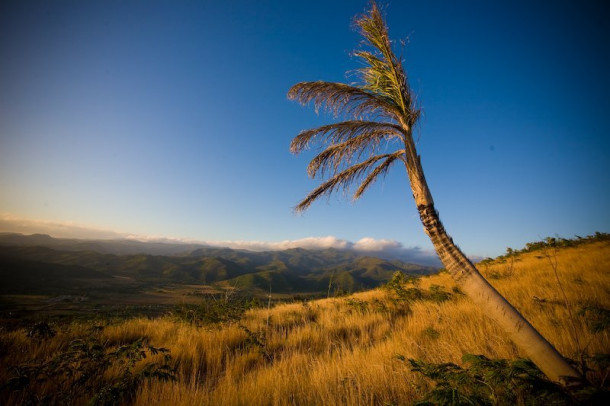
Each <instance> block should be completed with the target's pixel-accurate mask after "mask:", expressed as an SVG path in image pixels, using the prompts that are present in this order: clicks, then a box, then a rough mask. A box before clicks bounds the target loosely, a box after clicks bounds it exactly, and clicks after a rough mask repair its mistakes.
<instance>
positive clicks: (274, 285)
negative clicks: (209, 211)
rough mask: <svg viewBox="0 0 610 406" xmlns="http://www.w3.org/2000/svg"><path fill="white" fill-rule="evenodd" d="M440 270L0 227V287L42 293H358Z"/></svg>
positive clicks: (334, 254)
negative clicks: (123, 285) (178, 289)
mask: <svg viewBox="0 0 610 406" xmlns="http://www.w3.org/2000/svg"><path fill="white" fill-rule="evenodd" d="M437 269H438V268H435V267H430V266H424V265H417V264H410V263H406V262H403V261H400V260H387V259H382V258H376V257H372V256H366V255H362V254H359V253H357V252H355V251H352V250H339V249H324V250H306V249H303V248H293V249H288V250H284V251H266V252H253V251H245V250H235V249H229V248H217V247H207V246H203V245H200V244H182V243H176V244H172V243H151V242H141V241H134V240H80V239H62V238H53V237H51V236H48V235H45V234H33V235H22V234H13V233H0V280H1V281H2V284H1V285H2V286H1V287H0V293H3V294H7V293H11V294H16V293H21V294H23V293H36V292H37V293H44V292H46V291H49V290H52V291H53V292H57V291H58V289H62V288H63V289H64V290H69V289H68V288H73V290H74V289H76V290H83V289H84V290H90V289H96V288H101V287H108V288H110V287H114V288H116V287H117V286H118V281H130V283H131V284H132V285H133V286H139V285H142V284H146V285H147V286H151V285H157V286H162V285H164V284H199V285H211V286H217V287H226V286H232V287H237V288H241V289H246V290H262V291H269V290H270V289H271V290H272V291H273V292H284V293H315V292H318V293H319V292H326V291H327V290H328V289H330V288H331V287H332V288H333V289H334V290H340V291H356V290H361V289H368V288H373V287H376V286H378V285H380V284H382V283H384V282H386V281H388V280H389V279H390V278H391V276H392V275H393V273H394V272H396V271H401V272H403V273H406V274H411V275H424V274H430V273H434V272H435V271H437Z"/></svg>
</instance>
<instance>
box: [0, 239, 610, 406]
mask: <svg viewBox="0 0 610 406" xmlns="http://www.w3.org/2000/svg"><path fill="white" fill-rule="evenodd" d="M478 267H479V269H480V271H481V272H482V273H483V274H484V275H485V276H486V277H487V278H488V279H489V280H490V282H491V283H492V284H493V285H494V286H495V287H496V288H497V289H498V290H499V291H500V292H501V293H502V294H503V295H505V297H506V298H507V299H508V300H509V301H510V302H511V303H513V304H514V305H515V306H516V307H517V308H518V309H519V311H521V312H522V313H523V314H524V315H525V316H526V318H527V319H528V320H529V321H530V322H531V323H532V324H533V325H534V326H535V327H536V328H537V329H538V330H539V331H540V332H541V333H542V335H544V336H545V337H546V338H547V339H548V340H549V341H550V342H551V343H552V344H553V345H555V347H556V348H557V349H558V350H559V351H560V352H561V353H562V354H563V355H564V356H566V357H569V358H571V359H573V360H576V361H577V362H580V364H579V366H580V367H582V366H583V365H585V366H588V367H594V366H595V364H594V362H593V361H592V360H591V359H590V357H591V356H593V355H595V354H606V357H605V358H604V357H600V356H598V358H597V359H598V360H599V359H606V360H607V354H609V353H610V334H609V330H608V328H607V327H608V324H609V322H608V317H609V316H608V315H609V311H608V309H610V274H609V270H610V243H608V242H595V243H591V244H583V245H580V246H577V247H569V248H562V249H559V250H554V249H552V248H548V249H543V250H538V251H535V252H531V253H522V254H519V255H515V256H508V257H506V258H502V259H497V260H494V261H491V262H485V263H483V264H480V265H479V266H478ZM159 294H161V293H159ZM207 306H208V307H206V308H205V309H203V311H206V309H207V311H210V312H213V313H214V312H215V313H214V314H216V315H217V318H216V319H209V318H206V317H200V316H201V315H202V314H203V313H197V309H194V310H189V311H190V313H188V312H187V313H188V314H190V317H184V313H183V314H180V313H179V312H173V313H171V314H167V315H165V316H163V317H157V318H142V317H140V318H129V319H127V320H119V321H105V322H103V321H102V322H100V320H97V321H96V322H95V323H93V322H77V321H75V322H72V323H64V324H53V323H51V324H50V325H48V324H38V325H35V326H29V327H19V328H11V327H10V326H4V327H3V328H2V330H0V357H1V362H0V385H3V389H2V391H1V392H0V404H7V405H10V404H25V403H27V402H31V403H32V404H53V403H54V402H55V403H56V404H86V403H88V402H91V403H93V404H113V402H124V403H127V404H135V405H150V404H159V403H160V404H167V405H194V404H198V405H199V404H201V405H223V404H228V405H311V404H324V405H333V404H349V405H402V404H413V403H414V402H416V401H419V400H421V399H422V398H423V396H424V395H425V394H426V393H428V392H429V391H430V390H431V389H432V387H433V386H432V383H431V381H430V380H428V379H427V378H425V377H424V376H423V375H422V374H420V373H417V372H414V371H412V366H411V364H410V363H409V362H408V361H406V360H407V359H416V360H421V361H424V362H427V363H446V362H451V363H455V364H457V365H461V364H462V362H461V359H462V356H463V355H464V354H481V355H484V356H486V357H489V358H492V359H496V358H502V359H509V360H514V359H517V358H519V357H523V356H524V354H522V353H520V351H519V350H518V349H517V348H516V347H515V346H514V345H513V344H512V343H511V342H510V341H509V340H508V339H507V337H506V336H505V335H504V333H503V332H502V331H500V330H499V329H498V328H497V327H496V326H495V325H494V324H493V322H491V321H489V320H488V319H487V318H486V317H485V315H484V314H483V312H482V311H481V310H480V309H478V308H476V307H475V306H474V305H473V304H472V303H471V301H470V300H469V299H468V298H467V297H465V296H464V295H463V294H462V293H461V292H460V290H459V289H458V288H457V287H456V286H455V285H454V283H453V282H452V280H451V278H450V277H449V275H448V274H445V273H440V274H438V275H433V276H430V277H423V278H421V279H418V280H415V281H411V282H406V283H405V284H404V285H400V286H398V285H395V286H394V288H379V289H376V290H372V291H367V292H361V293H357V294H354V295H351V296H344V297H335V298H328V299H320V300H314V301H303V302H294V303H285V304H279V305H274V306H269V307H267V303H264V302H263V303H261V304H259V306H257V307H255V308H249V307H250V306H249V305H248V304H245V303H244V302H239V306H238V308H237V309H236V308H232V307H231V306H233V304H232V302H231V300H225V299H224V298H218V299H214V301H213V302H211V303H208V305H207ZM199 311H200V312H201V311H202V310H201V309H200V310H199ZM223 312H225V313H223ZM226 314H228V316H226V317H225V315H226ZM47 327H50V330H49V329H47ZM166 350H167V351H166ZM143 355H146V358H143ZM583 362H584V364H583ZM600 365H601V364H600ZM602 367H603V365H602ZM600 368H601V367H597V370H591V371H590V372H588V375H587V376H588V378H589V380H590V381H591V382H592V383H593V384H594V385H597V386H603V385H604V384H605V382H604V381H605V380H606V379H607V375H608V369H606V370H603V368H602V369H601V370H600ZM606 368H607V366H606ZM593 369H596V368H593ZM495 396H496V398H495V401H496V403H497V404H502V399H501V396H502V395H501V394H498V393H496V394H495ZM517 401H519V400H517ZM492 403H493V402H492ZM517 403H518V402H517ZM540 404H544V402H543V401H541V403H540Z"/></svg>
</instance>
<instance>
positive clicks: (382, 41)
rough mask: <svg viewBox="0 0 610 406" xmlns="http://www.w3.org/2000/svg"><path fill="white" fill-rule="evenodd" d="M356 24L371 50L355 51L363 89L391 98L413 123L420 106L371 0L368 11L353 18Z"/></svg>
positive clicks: (407, 122) (381, 19)
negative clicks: (362, 62) (416, 102)
mask: <svg viewBox="0 0 610 406" xmlns="http://www.w3.org/2000/svg"><path fill="white" fill-rule="evenodd" d="M356 25H357V26H358V28H359V29H360V34H361V35H362V36H363V37H364V38H365V40H366V41H367V42H368V43H369V45H370V46H371V47H372V48H373V50H374V52H369V51H365V50H360V51H356V52H355V53H354V55H355V56H357V57H359V58H361V59H362V60H363V61H364V63H365V67H364V68H361V69H359V70H358V72H359V73H360V77H361V79H362V82H363V85H362V86H361V87H362V89H364V90H367V91H369V92H371V93H373V94H376V95H378V96H380V97H382V98H384V99H389V100H391V101H392V102H393V103H394V104H395V105H396V106H398V108H399V109H400V111H401V113H402V116H403V117H404V118H405V120H404V121H405V123H406V124H408V125H409V126H413V124H415V122H416V121H417V118H418V117H419V110H418V109H417V108H416V106H415V99H414V97H413V95H412V91H411V89H410V88H409V86H408V84H407V77H406V74H405V71H404V69H403V67H402V62H401V61H400V59H398V58H397V57H396V56H395V54H394V52H393V51H392V44H391V42H390V38H389V35H388V30H387V26H386V24H385V22H384V20H383V16H382V15H381V12H380V11H379V8H378V7H377V5H376V4H375V3H374V2H373V3H372V5H371V10H370V12H369V13H368V14H365V15H363V16H361V17H360V18H358V19H357V20H356Z"/></svg>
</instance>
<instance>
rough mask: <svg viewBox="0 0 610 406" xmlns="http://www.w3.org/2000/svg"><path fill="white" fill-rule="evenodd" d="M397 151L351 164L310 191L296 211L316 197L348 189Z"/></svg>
mask: <svg viewBox="0 0 610 406" xmlns="http://www.w3.org/2000/svg"><path fill="white" fill-rule="evenodd" d="M397 153H398V151H397V152H395V153H394V154H382V155H376V156H373V157H371V158H369V159H367V160H366V161H363V162H360V163H357V164H355V165H352V166H350V167H349V168H347V169H345V170H344V171H342V172H340V173H338V174H336V175H335V176H333V177H332V178H330V179H329V180H327V181H326V182H324V183H322V184H321V185H320V186H318V187H317V188H315V189H314V190H313V191H311V193H309V195H307V197H306V198H305V199H303V200H302V201H301V203H299V204H298V205H297V206H296V207H295V211H296V212H302V211H304V210H305V209H307V208H308V207H309V206H310V205H311V203H313V202H314V201H315V200H316V199H318V198H319V197H321V196H324V195H330V194H332V193H333V192H334V191H335V190H337V189H338V188H341V189H343V190H348V189H349V188H350V186H351V185H352V184H353V183H354V182H355V181H356V180H357V179H360V178H361V177H362V176H363V175H364V174H365V173H367V172H368V171H370V170H371V168H373V167H374V166H375V164H376V163H377V162H379V161H381V160H384V159H387V158H389V157H391V156H393V155H395V154H397Z"/></svg>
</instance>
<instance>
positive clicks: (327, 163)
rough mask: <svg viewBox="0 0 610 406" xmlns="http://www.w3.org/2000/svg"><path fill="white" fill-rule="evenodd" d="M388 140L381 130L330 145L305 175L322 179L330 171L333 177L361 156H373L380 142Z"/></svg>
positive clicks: (311, 163) (310, 165) (314, 159)
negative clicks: (340, 169)
mask: <svg viewBox="0 0 610 406" xmlns="http://www.w3.org/2000/svg"><path fill="white" fill-rule="evenodd" d="M388 139H389V137H388V133H387V132H386V131H384V130H383V129H382V130H373V131H371V132H366V133H364V134H360V135H358V136H356V137H353V138H349V139H348V140H346V141H344V142H341V143H339V144H334V145H331V146H329V147H328V148H326V149H325V150H324V151H322V152H320V153H319V154H318V155H317V156H316V157H314V158H313V159H312V160H311V162H310V163H309V166H308V167H307V174H308V175H309V176H310V177H312V178H315V177H316V176H318V175H320V176H322V177H323V176H324V174H325V173H326V172H327V171H329V170H330V171H332V172H331V173H332V175H335V174H336V173H337V172H338V171H339V168H346V167H348V166H349V165H351V164H352V163H353V162H357V161H359V160H360V159H361V158H362V157H363V156H366V155H369V156H370V155H375V154H376V153H377V152H376V151H377V149H378V147H379V145H380V144H381V142H382V141H384V140H388Z"/></svg>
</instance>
